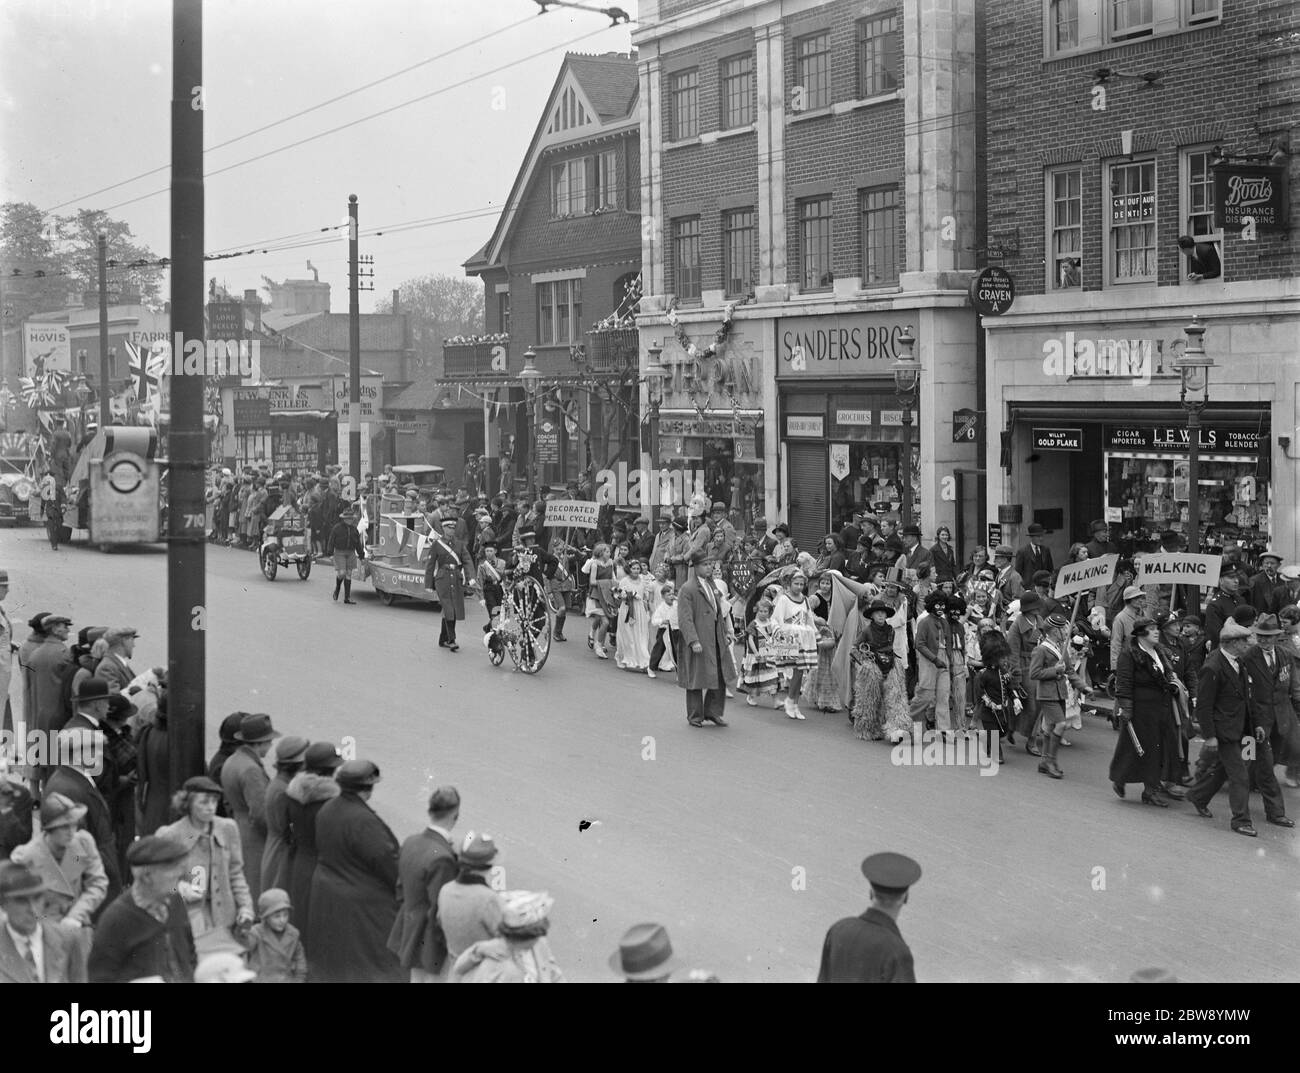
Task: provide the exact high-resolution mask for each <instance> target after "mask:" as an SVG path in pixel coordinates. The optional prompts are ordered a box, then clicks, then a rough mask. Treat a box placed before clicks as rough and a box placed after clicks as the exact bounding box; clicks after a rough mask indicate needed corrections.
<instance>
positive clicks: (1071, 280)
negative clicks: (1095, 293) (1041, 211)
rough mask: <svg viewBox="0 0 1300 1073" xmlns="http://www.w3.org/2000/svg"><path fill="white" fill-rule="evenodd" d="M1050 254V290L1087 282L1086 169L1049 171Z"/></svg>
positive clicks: (1075, 286) (1048, 230)
mask: <svg viewBox="0 0 1300 1073" xmlns="http://www.w3.org/2000/svg"><path fill="white" fill-rule="evenodd" d="M1047 213H1048V225H1047V234H1048V242H1049V243H1050V249H1049V252H1048V256H1047V271H1048V275H1049V277H1050V278H1049V279H1048V283H1047V286H1048V288H1049V289H1050V290H1054V291H1060V290H1073V289H1075V288H1079V287H1082V285H1083V171H1082V169H1080V168H1061V169H1059V170H1057V171H1049V172H1048V173H1047Z"/></svg>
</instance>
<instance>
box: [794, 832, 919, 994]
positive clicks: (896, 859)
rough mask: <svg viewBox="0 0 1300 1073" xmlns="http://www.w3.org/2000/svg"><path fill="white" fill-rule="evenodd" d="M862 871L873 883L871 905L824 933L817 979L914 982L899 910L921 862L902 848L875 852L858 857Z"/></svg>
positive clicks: (858, 981)
mask: <svg viewBox="0 0 1300 1073" xmlns="http://www.w3.org/2000/svg"><path fill="white" fill-rule="evenodd" d="M862 874H863V875H864V876H866V878H867V882H868V883H869V884H871V905H870V907H869V908H868V909H867V911H866V912H865V913H863V914H862V915H861V916H856V917H845V918H844V919H843V920H840V921H838V922H836V923H835V924H833V925H832V926H831V929H830V931H828V932H827V933H826V941H825V943H824V944H823V945H822V963H821V969H820V970H819V972H818V974H817V982H818V983H819V984H914V983H916V974H915V972H914V970H913V966H912V951H911V950H910V949H909V948H908V946H907V943H905V942H904V941H903V936H902V933H901V932H900V931H899V930H898V915H899V913H901V912H902V909H903V906H905V905H906V904H907V896H908V890H909V889H910V888H911V887H913V886H915V884H916V882H917V880H919V879H920V878H921V866H920V865H919V864H917V863H916V861H914V860H912V858H911V857H905V856H903V854H901V853H874V854H872V855H871V856H870V857H868V858H867V859H866V860H864V861H863V862H862Z"/></svg>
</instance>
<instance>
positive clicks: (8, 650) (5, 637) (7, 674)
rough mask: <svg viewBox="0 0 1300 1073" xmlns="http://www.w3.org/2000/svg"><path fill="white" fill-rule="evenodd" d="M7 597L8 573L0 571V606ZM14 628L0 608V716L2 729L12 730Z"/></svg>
mask: <svg viewBox="0 0 1300 1073" xmlns="http://www.w3.org/2000/svg"><path fill="white" fill-rule="evenodd" d="M8 595H9V571H8V570H0V605H3V604H4V601H5V597H6V596H8ZM15 649H16V646H15V645H14V628H13V624H12V623H11V622H10V621H9V616H8V615H6V614H5V609H4V607H3V606H0V690H3V692H0V716H3V717H4V722H3V724H2V725H3V729H5V730H13V728H14V713H13V707H12V706H11V705H10V703H9V686H10V684H11V683H12V682H13V670H14V651H15Z"/></svg>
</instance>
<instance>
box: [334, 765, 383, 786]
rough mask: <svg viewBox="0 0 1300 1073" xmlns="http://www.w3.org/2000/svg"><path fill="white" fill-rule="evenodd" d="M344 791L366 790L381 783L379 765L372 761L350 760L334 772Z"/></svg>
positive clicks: (335, 778) (336, 780) (335, 779)
mask: <svg viewBox="0 0 1300 1073" xmlns="http://www.w3.org/2000/svg"><path fill="white" fill-rule="evenodd" d="M334 781H335V782H337V783H338V784H339V786H340V787H342V788H343V789H344V790H366V789H369V788H370V787H371V786H374V785H375V783H377V782H378V781H379V765H378V764H376V763H374V761H372V760H349V761H348V762H347V763H346V764H343V765H342V766H341V767H340V768H339V769H338V771H336V772H334Z"/></svg>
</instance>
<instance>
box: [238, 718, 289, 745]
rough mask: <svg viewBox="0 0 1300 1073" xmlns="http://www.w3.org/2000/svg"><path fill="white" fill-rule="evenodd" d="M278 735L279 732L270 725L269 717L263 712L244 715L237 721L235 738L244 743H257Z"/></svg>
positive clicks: (270, 739)
mask: <svg viewBox="0 0 1300 1073" xmlns="http://www.w3.org/2000/svg"><path fill="white" fill-rule="evenodd" d="M278 737H280V732H279V731H278V730H276V729H275V728H274V727H272V726H271V717H270V716H269V715H266V714H265V713H263V712H259V713H256V714H254V715H246V716H244V718H243V719H241V720H240V721H239V733H238V734H236V735H235V740H236V741H240V742H243V743H244V744H245V745H257V744H259V743H261V742H264V741H272V740H273V739H275V738H278Z"/></svg>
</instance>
